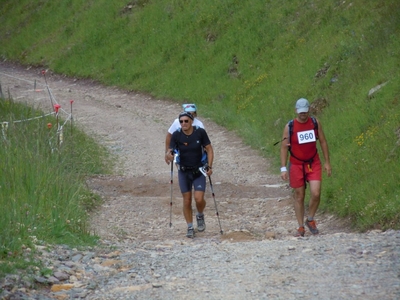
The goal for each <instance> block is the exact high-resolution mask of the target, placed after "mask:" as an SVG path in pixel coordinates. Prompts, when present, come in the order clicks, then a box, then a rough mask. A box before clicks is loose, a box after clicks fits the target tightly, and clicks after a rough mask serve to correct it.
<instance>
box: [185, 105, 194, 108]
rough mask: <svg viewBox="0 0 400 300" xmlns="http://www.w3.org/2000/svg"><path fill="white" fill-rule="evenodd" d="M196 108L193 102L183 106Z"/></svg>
mask: <svg viewBox="0 0 400 300" xmlns="http://www.w3.org/2000/svg"><path fill="white" fill-rule="evenodd" d="M190 107H191V108H196V106H194V105H193V104H188V105H185V108H190Z"/></svg>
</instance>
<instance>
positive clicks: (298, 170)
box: [289, 159, 322, 189]
mask: <svg viewBox="0 0 400 300" xmlns="http://www.w3.org/2000/svg"><path fill="white" fill-rule="evenodd" d="M304 176H305V178H304ZM310 180H316V181H321V180H322V169H321V161H320V160H319V159H317V160H315V161H313V163H312V164H311V168H309V164H307V163H304V164H301V165H295V164H290V166H289V183H290V187H291V188H293V189H295V188H299V187H302V186H303V185H305V182H306V181H310Z"/></svg>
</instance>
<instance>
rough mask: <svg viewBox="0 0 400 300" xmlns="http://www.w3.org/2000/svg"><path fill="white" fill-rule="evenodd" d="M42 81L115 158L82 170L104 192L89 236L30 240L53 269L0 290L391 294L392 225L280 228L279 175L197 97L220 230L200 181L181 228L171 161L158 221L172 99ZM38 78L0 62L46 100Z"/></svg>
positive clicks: (185, 295) (396, 286)
mask: <svg viewBox="0 0 400 300" xmlns="http://www.w3.org/2000/svg"><path fill="white" fill-rule="evenodd" d="M35 82H36V91H34V86H35ZM47 82H48V85H49V88H50V89H51V92H52V93H53V95H54V97H55V99H56V100H57V102H58V103H59V104H61V106H62V107H68V108H69V101H70V100H74V120H75V122H76V124H77V125H78V126H80V127H81V128H83V129H84V130H85V131H86V132H87V133H88V134H91V135H93V136H94V137H95V138H96V139H97V140H98V141H99V142H100V143H102V144H104V145H106V146H107V147H108V148H109V149H110V151H111V152H112V153H114V154H115V155H116V157H118V161H119V163H118V166H117V168H116V171H115V173H116V175H113V176H98V177H95V178H88V185H89V186H90V188H91V189H92V190H93V191H95V192H96V193H98V194H99V195H101V197H103V199H104V204H103V205H102V207H101V208H99V209H98V210H97V211H96V212H94V213H93V215H92V218H91V226H92V229H93V230H94V231H95V232H96V233H97V234H98V235H99V236H100V237H101V243H100V245H99V246H98V247H95V248H90V249H84V250H82V249H79V250H78V249H71V248H69V247H66V246H62V245H54V246H52V247H50V248H45V247H42V248H40V250H41V251H42V253H41V257H42V259H44V260H45V261H46V263H47V265H48V267H49V268H52V269H53V276H51V277H50V278H44V277H41V276H38V277H37V278H36V281H37V283H41V284H42V285H41V286H42V288H40V289H38V288H34V287H32V286H31V285H29V284H28V283H25V282H24V281H23V280H21V277H18V276H8V277H7V278H5V279H3V280H2V281H0V299H2V297H4V298H5V299H72V298H75V299H201V298H205V297H206V298H208V299H244V298H247V299H302V298H304V299H400V271H399V270H400V258H399V254H400V232H399V231H393V230H390V231H387V232H381V231H371V232H368V233H362V234H360V233H356V232H353V231H352V230H351V228H350V227H349V226H348V222H347V220H342V219H338V218H336V217H334V216H331V215H328V214H318V215H317V222H318V225H319V229H320V231H321V234H320V235H318V236H311V235H310V234H309V233H308V232H307V234H306V236H305V237H304V238H294V237H292V233H293V231H294V230H295V227H296V223H295V217H294V211H293V207H292V203H291V192H290V189H288V187H287V185H286V183H284V182H282V181H281V180H280V178H279V176H278V175H277V174H276V173H270V164H269V162H268V161H267V160H265V159H264V158H262V157H261V156H260V155H259V154H258V153H257V151H255V150H252V149H250V148H249V147H248V146H246V145H244V144H243V142H242V141H241V140H240V139H239V138H238V137H237V136H236V135H235V134H234V133H233V132H228V131H227V130H225V129H224V128H222V127H220V126H218V125H216V124H215V123H213V122H211V121H210V120H207V119H206V118H202V111H201V107H200V108H199V118H200V119H201V120H202V121H203V123H204V124H205V126H206V130H207V132H208V134H209V136H210V139H211V141H212V144H213V147H214V151H215V156H216V157H215V163H214V166H213V170H214V174H213V176H212V179H213V187H214V192H215V200H216V203H217V208H218V211H219V215H220V221H221V224H222V229H223V231H224V233H223V234H222V235H221V234H220V228H219V224H218V221H217V217H216V215H215V212H216V210H215V205H214V199H213V197H212V196H211V192H210V190H209V189H208V190H207V191H206V197H207V199H206V200H207V208H206V211H205V214H206V223H207V230H206V231H205V232H204V233H197V235H196V238H195V239H193V240H189V239H187V238H186V237H185V232H186V227H185V222H184V218H183V215H182V203H181V202H182V200H181V195H180V193H179V188H178V184H177V182H178V180H177V176H176V171H175V172H174V184H173V185H172V192H173V197H172V200H173V201H172V202H173V206H172V227H169V222H170V219H169V210H170V206H169V203H170V201H171V194H170V192H171V184H170V167H169V166H167V165H166V164H165V162H164V156H163V155H164V140H165V134H166V130H167V128H168V126H169V125H170V123H171V122H172V120H173V119H174V118H176V116H177V115H178V113H179V111H180V106H179V105H178V104H176V103H172V102H170V101H167V100H157V99H152V98H151V97H150V96H146V95H141V94H136V93H133V92H131V93H128V92H126V91H121V90H119V89H117V88H113V87H103V86H101V85H99V84H96V83H94V82H91V81H88V80H74V79H71V78H65V77H62V76H58V75H54V74H50V72H48V73H47ZM44 83H45V82H44V78H43V76H42V75H41V72H40V70H38V69H34V68H30V69H27V68H22V67H20V66H15V65H12V64H9V63H6V62H0V84H1V86H2V89H3V93H8V92H10V94H11V96H12V97H13V98H14V99H15V100H18V101H24V102H27V103H29V104H31V105H34V106H36V107H40V108H41V109H43V110H45V111H50V110H51V105H50V103H49V96H48V93H47V90H46V88H45V86H44ZM68 111H69V110H68ZM65 142H68V141H65ZM278 155H279V153H278V150H277V157H278ZM328 180H334V176H333V177H332V178H330V179H328ZM328 180H327V182H326V183H325V184H329V181H328ZM322 201H323V200H322ZM2 288H3V292H1V289H2Z"/></svg>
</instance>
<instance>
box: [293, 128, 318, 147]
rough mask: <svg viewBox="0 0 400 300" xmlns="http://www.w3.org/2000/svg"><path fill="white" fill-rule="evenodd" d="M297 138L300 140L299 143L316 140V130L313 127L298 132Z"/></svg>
mask: <svg viewBox="0 0 400 300" xmlns="http://www.w3.org/2000/svg"><path fill="white" fill-rule="evenodd" d="M297 138H298V140H299V144H306V143H311V142H315V141H316V139H315V132H314V130H313V129H311V130H306V131H300V132H298V133H297Z"/></svg>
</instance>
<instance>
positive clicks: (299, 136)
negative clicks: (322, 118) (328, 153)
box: [290, 118, 319, 165]
mask: <svg viewBox="0 0 400 300" xmlns="http://www.w3.org/2000/svg"><path fill="white" fill-rule="evenodd" d="M317 131H318V130H317ZM317 138H318V132H316V130H314V123H313V121H312V120H311V118H308V120H307V122H305V123H300V122H299V121H297V119H294V120H293V134H292V137H291V141H290V145H291V149H290V151H291V152H292V153H293V155H294V156H296V157H297V158H298V159H296V158H295V157H293V155H290V162H291V163H292V164H296V165H299V164H303V163H304V161H307V160H310V159H312V158H314V160H319V156H318V153H317V154H315V153H316V152H317ZM299 159H301V160H299Z"/></svg>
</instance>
